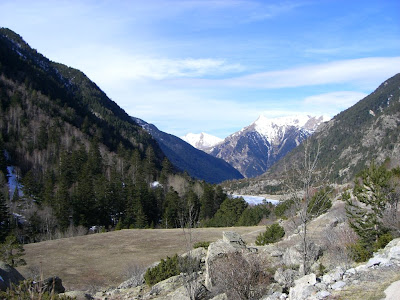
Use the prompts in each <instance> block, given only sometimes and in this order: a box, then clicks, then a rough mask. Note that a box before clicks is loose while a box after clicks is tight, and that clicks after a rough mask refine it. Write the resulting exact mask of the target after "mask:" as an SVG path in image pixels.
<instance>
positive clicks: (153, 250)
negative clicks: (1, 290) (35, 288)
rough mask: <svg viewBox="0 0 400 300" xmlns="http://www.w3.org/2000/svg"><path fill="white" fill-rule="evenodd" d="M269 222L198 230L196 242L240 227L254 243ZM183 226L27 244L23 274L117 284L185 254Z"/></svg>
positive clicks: (81, 286) (71, 285) (73, 286)
mask: <svg viewBox="0 0 400 300" xmlns="http://www.w3.org/2000/svg"><path fill="white" fill-rule="evenodd" d="M263 230H265V227H264V226H256V227H230V228H198V229H194V230H193V234H192V236H193V240H194V241H195V242H197V241H216V240H217V239H220V238H222V232H223V231H236V232H238V233H240V234H241V235H242V237H243V239H244V240H245V241H246V242H247V243H248V244H250V243H254V241H255V238H256V236H257V235H258V234H259V233H260V232H261V231H263ZM185 245H186V243H185V238H184V234H183V231H182V229H126V230H121V231H114V232H108V233H98V234H92V235H86V236H79V237H73V238H65V239H59V240H52V241H46V242H41V243H35V244H28V245H25V246H24V248H25V256H24V259H25V260H26V262H27V265H26V266H22V267H19V268H18V270H19V271H20V272H21V273H22V274H23V275H24V276H28V277H29V276H31V274H32V272H36V273H37V272H38V270H40V268H41V270H42V273H43V276H44V277H47V276H54V275H57V276H59V277H60V278H61V279H62V280H63V285H64V286H65V287H66V289H67V290H86V289H88V288H94V287H102V288H106V287H109V286H116V285H118V284H120V283H121V282H122V281H124V280H125V279H127V272H128V271H129V270H130V269H131V270H132V269H134V268H135V267H145V266H149V265H151V264H152V263H154V262H156V261H159V260H160V259H161V258H165V257H166V256H172V255H174V254H175V253H178V254H181V253H184V252H186V251H187V250H186V246H185Z"/></svg>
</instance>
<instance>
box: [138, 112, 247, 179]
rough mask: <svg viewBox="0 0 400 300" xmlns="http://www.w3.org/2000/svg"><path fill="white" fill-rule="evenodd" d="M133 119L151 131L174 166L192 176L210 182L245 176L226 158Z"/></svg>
mask: <svg viewBox="0 0 400 300" xmlns="http://www.w3.org/2000/svg"><path fill="white" fill-rule="evenodd" d="M132 119H133V120H134V121H135V122H136V123H137V124H139V125H140V126H141V127H142V128H144V129H145V130H146V131H147V132H148V133H150V134H151V135H152V136H153V138H154V139H155V140H156V141H157V142H158V144H159V145H160V147H161V149H162V151H163V152H164V154H165V155H166V156H167V157H168V159H169V160H170V161H171V162H172V164H173V165H174V166H176V167H177V168H179V169H180V170H181V171H187V172H188V173H189V174H190V176H192V177H194V178H198V179H200V180H205V181H207V182H210V183H220V182H222V181H225V180H232V179H241V178H243V176H242V175H241V174H240V173H239V171H238V170H236V169H235V168H234V167H232V166H231V165H230V164H229V163H227V162H226V161H225V160H223V159H221V158H218V157H214V156H212V155H209V154H207V153H205V152H204V151H201V150H199V149H196V148H195V147H193V146H191V145H190V144H189V143H187V142H185V141H183V140H182V139H180V138H178V137H176V136H174V135H172V134H168V133H166V132H163V131H161V130H159V129H158V128H157V127H156V126H154V125H153V124H149V123H147V122H145V121H143V120H141V119H139V118H135V117H132Z"/></svg>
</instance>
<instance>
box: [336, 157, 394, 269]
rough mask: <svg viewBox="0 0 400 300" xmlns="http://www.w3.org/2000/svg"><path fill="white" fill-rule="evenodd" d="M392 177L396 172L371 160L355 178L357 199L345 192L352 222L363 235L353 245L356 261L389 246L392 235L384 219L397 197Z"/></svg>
mask: <svg viewBox="0 0 400 300" xmlns="http://www.w3.org/2000/svg"><path fill="white" fill-rule="evenodd" d="M393 176H396V173H395V172H391V171H390V170H387V169H386V168H385V166H384V165H381V166H377V165H376V164H375V163H374V162H372V163H371V164H370V166H369V167H368V168H366V169H364V170H363V171H362V172H360V174H359V176H358V178H357V180H356V184H355V186H354V189H353V194H354V197H355V199H356V200H357V201H354V199H353V198H352V197H351V195H350V193H349V192H345V193H343V195H342V199H343V200H344V201H345V202H346V214H347V217H348V220H349V224H350V226H351V228H353V230H354V231H355V232H356V233H357V235H358V236H359V237H360V240H359V241H358V242H357V244H355V245H352V247H351V250H352V253H353V255H354V257H355V259H356V260H357V261H363V260H366V259H368V258H369V257H371V256H372V253H373V251H376V250H378V249H380V248H382V247H384V246H386V244H387V243H388V242H389V241H390V240H391V239H392V238H393V237H392V235H391V234H390V229H389V228H387V227H385V225H384V221H383V217H384V213H385V210H386V209H387V208H388V207H389V206H390V204H391V203H390V202H391V201H392V199H393V198H395V197H396V189H395V185H394V182H395V181H393V180H392V179H393Z"/></svg>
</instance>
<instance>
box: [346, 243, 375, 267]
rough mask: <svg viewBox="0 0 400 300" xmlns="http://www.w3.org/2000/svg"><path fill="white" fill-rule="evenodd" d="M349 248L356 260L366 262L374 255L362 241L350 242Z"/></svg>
mask: <svg viewBox="0 0 400 300" xmlns="http://www.w3.org/2000/svg"><path fill="white" fill-rule="evenodd" d="M348 249H349V251H350V255H351V257H352V258H353V259H354V261H355V262H364V261H367V260H368V259H370V258H371V257H372V251H369V250H368V249H367V247H365V246H364V245H363V244H362V243H361V242H360V241H357V242H356V243H354V244H350V245H349V246H348Z"/></svg>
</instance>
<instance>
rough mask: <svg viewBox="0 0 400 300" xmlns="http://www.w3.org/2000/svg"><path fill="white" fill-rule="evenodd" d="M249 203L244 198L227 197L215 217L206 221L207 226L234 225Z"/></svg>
mask: <svg viewBox="0 0 400 300" xmlns="http://www.w3.org/2000/svg"><path fill="white" fill-rule="evenodd" d="M247 206H248V205H247V203H246V201H245V200H244V199H243V198H241V197H240V198H226V199H225V201H224V202H222V204H221V206H220V208H219V210H218V211H217V212H216V213H215V215H214V217H213V218H212V219H210V220H209V221H208V222H206V223H205V226H207V227H230V226H234V225H235V224H236V223H237V222H238V221H239V218H240V216H241V215H242V213H243V211H244V210H245V209H246V208H247Z"/></svg>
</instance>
